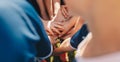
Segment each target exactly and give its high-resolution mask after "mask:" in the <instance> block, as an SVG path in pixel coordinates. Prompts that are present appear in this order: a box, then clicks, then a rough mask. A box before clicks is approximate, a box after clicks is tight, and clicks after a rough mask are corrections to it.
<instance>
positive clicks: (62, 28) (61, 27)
mask: <svg viewBox="0 0 120 62" xmlns="http://www.w3.org/2000/svg"><path fill="white" fill-rule="evenodd" d="M54 27H55V28H58V29H60V30H64V27H63V26H60V25H55V26H54Z"/></svg>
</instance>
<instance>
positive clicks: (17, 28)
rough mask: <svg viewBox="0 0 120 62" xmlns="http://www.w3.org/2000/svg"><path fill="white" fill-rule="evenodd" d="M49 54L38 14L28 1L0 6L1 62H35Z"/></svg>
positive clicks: (11, 1)
mask: <svg viewBox="0 0 120 62" xmlns="http://www.w3.org/2000/svg"><path fill="white" fill-rule="evenodd" d="M51 53H52V45H51V43H50V41H49V39H48V36H47V34H46V32H45V30H44V26H43V24H42V21H41V20H40V18H39V16H38V14H37V12H36V11H35V10H34V8H33V7H32V6H31V4H29V3H28V1H27V0H1V2H0V62H35V61H36V60H37V59H38V58H39V59H40V60H41V59H45V58H47V57H49V56H50V55H51Z"/></svg>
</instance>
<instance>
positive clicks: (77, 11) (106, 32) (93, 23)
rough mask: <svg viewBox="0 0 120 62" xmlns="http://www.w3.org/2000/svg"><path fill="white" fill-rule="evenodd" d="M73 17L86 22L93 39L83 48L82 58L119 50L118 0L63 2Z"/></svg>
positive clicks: (73, 0)
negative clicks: (80, 18)
mask: <svg viewBox="0 0 120 62" xmlns="http://www.w3.org/2000/svg"><path fill="white" fill-rule="evenodd" d="M65 1H66V4H67V5H68V8H70V9H71V11H72V13H73V14H74V15H81V16H82V17H83V18H84V19H85V20H87V22H88V27H89V30H90V31H91V32H92V35H93V38H92V39H91V41H90V42H89V43H88V44H87V45H86V46H84V47H82V48H84V49H83V53H81V54H80V56H83V57H96V56H101V55H104V54H109V53H113V52H117V51H119V50H120V38H119V37H120V29H119V28H120V25H119V23H120V21H119V20H120V17H119V16H120V7H119V6H120V4H119V2H120V1H119V0H69V1H67V0H65Z"/></svg>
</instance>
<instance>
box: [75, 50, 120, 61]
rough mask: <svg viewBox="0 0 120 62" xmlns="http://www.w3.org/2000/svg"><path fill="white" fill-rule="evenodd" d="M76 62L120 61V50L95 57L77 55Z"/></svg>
mask: <svg viewBox="0 0 120 62" xmlns="http://www.w3.org/2000/svg"><path fill="white" fill-rule="evenodd" d="M76 62H120V52H117V53H111V54H106V55H103V56H98V57H93V58H83V57H81V56H77V57H76Z"/></svg>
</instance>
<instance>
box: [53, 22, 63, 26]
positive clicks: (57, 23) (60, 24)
mask: <svg viewBox="0 0 120 62" xmlns="http://www.w3.org/2000/svg"><path fill="white" fill-rule="evenodd" d="M55 24H56V25H59V26H63V25H64V24H63V23H60V22H55Z"/></svg>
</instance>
